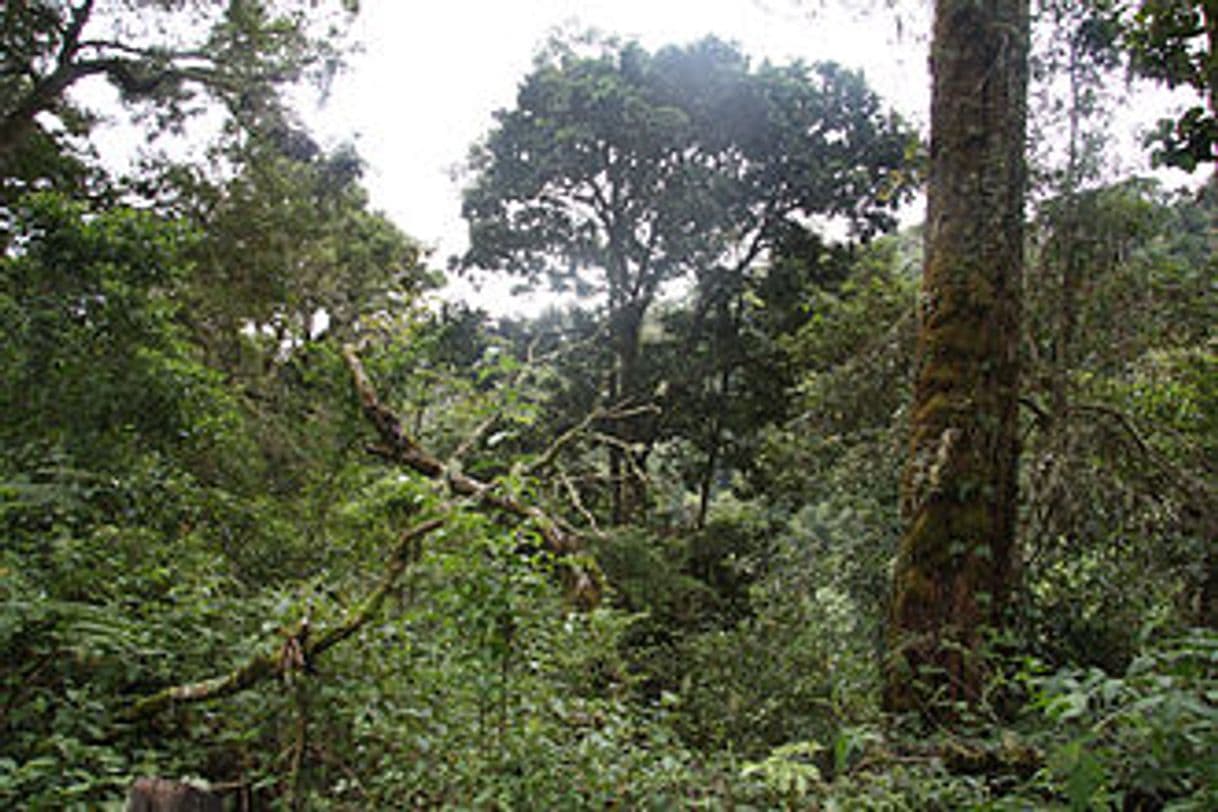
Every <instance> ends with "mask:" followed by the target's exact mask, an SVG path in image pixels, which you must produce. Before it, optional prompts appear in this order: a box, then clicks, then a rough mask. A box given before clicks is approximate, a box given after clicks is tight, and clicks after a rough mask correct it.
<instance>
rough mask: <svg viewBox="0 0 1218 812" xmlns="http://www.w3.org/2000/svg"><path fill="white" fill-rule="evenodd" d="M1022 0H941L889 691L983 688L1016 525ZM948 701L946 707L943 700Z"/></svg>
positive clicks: (906, 695) (931, 693)
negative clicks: (988, 633)
mask: <svg viewBox="0 0 1218 812" xmlns="http://www.w3.org/2000/svg"><path fill="white" fill-rule="evenodd" d="M1028 26H1029V23H1028V0H937V2H936V4H935V24H934V35H933V42H932V51H931V70H932V74H933V95H932V102H931V147H930V151H931V154H930V183H929V188H928V213H927V227H926V228H927V231H926V265H925V268H924V271H923V281H922V295H921V299H920V303H919V310H920V312H919V319H920V321H919V332H918V347H917V357H918V369H917V376H916V381H915V391H914V403H913V410H912V418H911V422H912V425H911V438H910V456H909V461H908V464H907V466H906V471H905V478H904V482H903V485H902V499H901V501H902V513H903V519H904V522H905V532H904V536H903V538H902V539H901V544H900V549H899V552H898V557H897V564H896V570H895V578H894V595H893V604H892V608H891V615H890V623H889V646H890V650H891V658H890V661H889V668H888V673H887V685H886V691H885V703H886V705H887V706H888V708H889V709H890V710H893V711H918V712H920V713H922V714H923V715H924V716H928V717H935V716H939V715H943V714H944V711H943V707H944V706H942V705H939V704H938V702H939V701H940V700H942V701H964V702H969V703H971V702H974V701H975V700H977V699H978V698H979V696H980V693H981V689H982V680H983V677H984V672H983V669H982V663H981V662H980V654H981V648H982V644H983V636H984V631H985V629H986V628H988V627H993V626H996V625H998V624H999V623H1000V622H1001V617H1002V610H1003V603H1004V601H1005V598H1006V595H1007V593H1008V591H1009V587H1010V585H1009V583H1008V578H1009V577H1010V573H1011V570H1012V561H1013V552H1014V551H1013V539H1014V532H1015V508H1016V503H1015V495H1016V493H1015V488H1016V465H1017V446H1018V435H1017V431H1016V408H1017V399H1018V373H1019V363H1018V348H1019V318H1020V287H1021V276H1022V264H1023V202H1024V185H1025V164H1024V139H1025V124H1026V107H1027V53H1028ZM947 712H948V713H950V711H947Z"/></svg>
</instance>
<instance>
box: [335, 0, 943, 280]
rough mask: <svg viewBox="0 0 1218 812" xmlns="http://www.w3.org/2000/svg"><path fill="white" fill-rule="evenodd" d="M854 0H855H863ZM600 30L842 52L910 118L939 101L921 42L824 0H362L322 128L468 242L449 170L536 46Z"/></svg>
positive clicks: (428, 235)
mask: <svg viewBox="0 0 1218 812" xmlns="http://www.w3.org/2000/svg"><path fill="white" fill-rule="evenodd" d="M856 2H857V0H856ZM560 25H562V26H572V25H573V26H576V27H585V28H586V27H595V28H598V29H601V30H603V31H605V32H608V33H613V34H620V35H626V36H631V37H637V38H638V39H640V40H641V41H642V42H643V44H644V45H646V46H648V47H651V48H655V47H658V46H661V45H664V44H667V43H673V42H688V41H691V40H694V39H697V38H699V37H702V36H704V35H706V34H711V33H713V34H716V35H718V36H720V37H722V38H724V39H729V40H733V41H736V42H738V43H739V44H740V45H741V46H742V47H743V48H744V50H745V51H746V52H748V53H749V54H751V55H755V56H756V57H757V58H758V59H760V58H764V57H768V58H770V59H772V60H774V61H779V62H788V61H791V60H793V59H804V60H806V61H812V60H817V59H833V60H837V61H840V62H842V63H844V64H848V65H851V66H854V67H860V68H864V69H865V71H866V74H867V78H868V80H869V81H870V82H871V84H872V86H873V87H875V88H876V89H877V90H879V91H880V93H881V94H882V95H883V96H884V97H885V99H886V100H887V101H888V102H889V103H890V104H892V105H893V106H895V107H896V108H897V109H898V110H900V111H901V112H902V113H903V114H904V115H905V116H906V117H907V118H909V119H911V120H913V121H916V122H919V123H921V120H922V119H923V118H924V115H923V113H922V111H924V110H925V109H926V108H927V104H928V101H927V100H928V96H929V93H928V86H927V78H926V70H925V54H924V45H923V43H921V42H919V37H916V36H912V35H907V34H901V33H899V32H898V26H897V25H896V24H895V23H894V22H893V20H892V18H891V17H885V16H883V15H880V16H877V17H871V18H867V17H864V16H862V15H859V14H857V13H850V12H844V11H840V10H839V11H836V12H832V13H830V12H828V11H824V10H821V9H820V7H819V0H806V2H803V3H801V2H799V0H446V1H445V2H438V3H407V2H400V1H399V0H379V2H377V1H375V0H373V1H372V2H369V1H368V0H365V2H364V3H362V4H361V15H360V20H359V23H358V34H359V38H360V39H361V40H362V42H363V43H364V49H365V52H364V53H363V54H362V55H360V56H358V57H356V58H355V59H354V61H353V64H352V68H351V71H350V72H349V74H348V75H347V76H346V77H345V78H344V79H342V80H340V81H339V83H338V84H337V85H336V87H335V92H334V94H333V97H332V98H331V99H330V101H329V102H328V104H327V106H326V108H325V109H323V110H321V111H320V112H319V113H318V114H317V116H316V118H315V119H314V123H315V125H316V126H318V127H319V128H320V129H321V131H322V133H323V135H324V136H325V137H327V138H329V139H335V138H339V139H341V138H344V137H350V136H351V135H352V134H354V135H355V136H356V144H357V145H358V147H359V149H360V152H361V154H362V155H363V156H364V158H365V159H366V160H367V162H368V165H369V172H368V175H367V177H366V182H367V184H368V186H369V188H370V191H371V193H372V197H373V203H374V205H375V206H377V207H378V208H382V209H384V210H385V211H386V212H387V213H388V214H389V215H390V216H391V217H392V218H393V219H394V221H395V222H397V223H398V225H400V226H401V227H402V228H403V229H404V230H405V231H406V232H407V233H409V234H410V235H411V236H413V237H415V238H417V239H419V240H421V241H423V242H424V243H426V244H428V245H431V246H434V247H435V248H436V259H437V261H439V262H443V260H444V258H446V257H447V256H448V255H450V254H452V253H455V252H458V251H460V250H461V249H462V248H463V247H464V233H465V229H464V225H463V221H462V220H461V218H460V184H459V183H458V182H457V181H455V180H454V179H453V178H452V177H451V170H453V169H454V168H455V167H457V166H459V165H460V164H461V162H462V161H463V159H464V158H465V156H466V154H467V151H468V149H469V146H470V144H472V143H473V142H474V141H475V140H477V139H478V138H480V137H482V136H483V135H485V133H486V132H487V130H488V129H489V128H490V127H491V125H492V124H493V120H492V113H493V112H494V111H495V110H497V109H501V108H506V107H510V106H512V104H513V102H514V99H515V94H516V88H517V85H518V84H519V82H520V80H521V79H522V78H523V77H524V76H525V74H526V73H527V72H528V71H529V69H530V67H531V64H532V59H533V56H534V54H535V53H536V51H537V49H538V47H539V46H540V45H541V44H542V43H543V42H544V40H545V39H546V37H547V35H548V34H550V33H551V32H552V31H554V30H555V28H556V27H558V26H560Z"/></svg>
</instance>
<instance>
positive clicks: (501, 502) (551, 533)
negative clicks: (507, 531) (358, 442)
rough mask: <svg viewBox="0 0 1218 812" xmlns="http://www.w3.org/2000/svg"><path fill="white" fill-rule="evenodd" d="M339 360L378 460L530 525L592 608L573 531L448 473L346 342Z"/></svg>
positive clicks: (595, 585)
mask: <svg viewBox="0 0 1218 812" xmlns="http://www.w3.org/2000/svg"><path fill="white" fill-rule="evenodd" d="M342 353H343V359H344V360H345V361H346V363H347V368H348V369H349V370H350V371H351V378H352V381H353V382H354V384H355V388H356V391H357V392H358V393H359V398H360V403H361V405H362V406H363V409H364V414H365V415H366V416H367V417H368V420H369V421H370V422H371V423H372V425H373V426H374V427H375V428H376V431H377V433H378V434H379V435H380V439H381V444H380V445H378V446H374V447H373V450H374V452H375V453H377V454H378V456H381V457H382V458H384V459H388V460H392V461H393V462H396V463H398V464H400V465H405V466H406V467H407V468H410V469H411V470H413V471H415V472H417V473H420V474H422V475H423V476H425V477H428V478H429V479H436V480H441V481H443V482H444V484H445V485H446V486H447V488H448V489H449V491H450V492H451V493H453V494H456V495H458V496H468V497H472V498H474V499H476V500H477V501H478V502H479V503H481V504H482V505H484V506H486V507H489V508H491V509H493V510H495V511H498V512H499V513H503V514H505V515H508V516H512V517H514V518H517V519H522V520H524V521H528V522H532V523H533V525H534V526H535V527H536V528H537V532H538V534H539V535H540V536H541V539H542V543H543V545H544V547H545V549H546V550H547V551H548V552H550V553H553V554H554V555H556V556H559V557H561V558H563V559H564V561H563V563H562V566H563V568H564V569H563V578H564V581H565V582H566V586H567V589H568V592H569V594H570V597H571V598H572V599H573V600H574V601H575V602H576V603H577V604H580V605H594V604H595V603H597V601H598V600H599V595H600V591H601V590H600V580H601V576H600V573H599V572H597V571H595V570H591V569H589V568H587V567H585V566H582V565H580V564H577V563H575V562H574V561H573V560H572V558H571V557H572V556H573V555H574V554H576V553H578V552H579V550H580V547H581V544H580V541H579V539H578V538H577V537H576V536H575V534H574V533H572V532H569V531H568V530H567V529H565V528H564V526H563V525H562V524H561V523H560V522H559V521H558V520H556V519H555V518H553V517H551V516H549V515H548V514H547V513H546V512H545V511H543V510H542V509H541V508H539V507H537V506H536V505H528V504H525V503H523V502H521V501H520V500H518V499H516V498H515V497H514V496H511V495H510V494H505V493H502V492H500V491H499V490H498V489H497V484H498V483H495V482H484V481H482V480H479V479H475V478H474V477H471V476H468V475H467V474H464V473H461V472H459V471H453V470H450V469H449V468H448V467H447V466H445V465H444V463H442V462H441V461H440V460H439V459H438V458H437V457H436V456H435V455H433V454H431V453H430V452H428V451H427V450H425V449H423V448H422V447H421V446H420V445H419V443H418V442H417V441H416V440H415V439H414V438H413V437H412V436H410V434H408V433H407V432H406V431H405V429H403V428H402V423H401V420H399V419H398V417H397V415H395V414H394V413H393V412H392V411H391V410H390V409H388V408H387V407H386V406H385V405H384V404H382V403H381V401H380V398H379V397H378V396H377V393H376V390H375V389H374V388H373V386H372V382H371V381H370V380H369V379H368V374H367V373H366V372H365V371H364V366H363V364H362V363H361V362H360V360H359V356H358V355H356V352H355V348H354V347H352V346H351V345H350V344H347V345H344V346H343V350H342Z"/></svg>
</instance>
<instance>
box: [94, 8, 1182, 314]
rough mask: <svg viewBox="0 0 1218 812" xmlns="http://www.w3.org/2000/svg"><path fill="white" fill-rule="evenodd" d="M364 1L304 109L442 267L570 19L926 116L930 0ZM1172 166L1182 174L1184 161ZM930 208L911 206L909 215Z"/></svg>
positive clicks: (1129, 120) (1151, 112)
mask: <svg viewBox="0 0 1218 812" xmlns="http://www.w3.org/2000/svg"><path fill="white" fill-rule="evenodd" d="M360 5H361V12H360V15H359V17H358V18H357V21H356V30H355V35H356V39H357V40H358V41H359V42H360V43H361V46H362V52H361V53H359V54H357V55H356V56H354V57H353V58H352V60H351V65H350V69H349V70H348V71H347V73H346V74H345V75H344V76H342V77H340V79H339V80H338V81H337V82H336V84H335V86H334V88H333V92H332V94H331V96H330V98H329V100H328V102H327V103H326V105H325V106H324V107H323V108H320V109H316V110H307V111H304V112H305V117H306V120H307V121H308V123H309V124H310V125H311V126H313V127H314V128H315V129H316V130H317V132H318V133H319V135H320V136H321V138H322V140H323V142H325V143H327V145H329V146H333V145H335V144H337V143H339V142H342V141H348V140H354V141H355V143H356V145H357V147H358V149H359V151H360V153H361V155H362V156H363V157H364V159H365V161H366V162H367V165H368V170H367V174H366V176H365V182H366V184H367V186H368V188H369V191H370V193H371V196H372V202H373V205H374V207H376V208H378V209H380V210H383V211H384V212H386V213H387V214H388V215H389V216H390V218H391V219H393V221H394V222H396V223H397V224H398V226H399V227H401V228H402V229H403V230H404V231H405V232H406V233H407V234H409V235H410V236H412V237H414V238H415V239H417V240H419V241H421V242H422V243H423V244H424V245H427V246H429V247H430V248H432V249H433V251H434V253H433V258H432V265H433V266H434V267H444V265H445V263H446V260H447V258H448V257H449V256H450V255H452V254H454V253H459V252H461V251H462V250H463V249H464V247H465V225H464V222H463V221H462V220H461V216H460V189H461V184H460V182H459V181H458V180H456V179H454V177H453V173H454V170H455V169H457V168H458V167H459V166H460V165H461V164H462V162H463V160H464V158H465V156H466V155H467V153H468V150H469V147H470V145H471V144H472V143H474V142H475V141H476V140H478V139H479V138H481V137H483V136H484V135H485V134H486V133H487V131H488V130H489V129H490V127H491V126H492V124H493V118H492V115H493V113H494V112H495V111H496V110H498V109H502V108H508V107H511V106H512V105H513V103H514V99H515V94H516V89H517V86H518V84H519V82H520V81H521V80H522V79H523V78H524V76H525V75H526V74H527V73H528V71H529V70H530V68H531V65H532V60H533V57H534V55H535V53H536V52H537V50H538V49H539V48H540V47H541V45H542V44H543V43H544V42H545V40H546V39H547V37H548V36H549V35H550V34H552V33H553V32H554V31H555V30H556V29H557V28H559V27H560V26H561V27H564V28H567V29H572V30H583V29H586V28H589V27H591V28H596V29H599V30H601V31H604V32H606V33H610V34H617V35H621V36H625V37H634V38H637V39H639V40H640V41H642V43H643V44H644V45H645V46H647V47H649V48H653V49H654V48H656V47H659V46H662V45H665V44H668V43H685V42H690V41H692V40H695V39H698V38H700V37H702V36H705V35H707V34H715V35H717V36H719V37H721V38H724V39H727V40H731V41H734V42H736V43H739V45H740V46H741V47H742V48H743V49H744V50H745V51H746V52H747V53H749V54H750V55H752V56H753V57H754V58H755V59H757V60H761V59H765V58H768V59H770V60H772V61H775V62H789V61H792V60H795V59H802V60H805V61H809V62H811V61H815V60H835V61H837V62H841V63H842V64H845V65H847V66H850V67H853V68H858V69H861V70H862V71H863V72H864V74H865V75H866V77H867V80H868V82H869V83H870V84H871V86H872V87H873V88H874V89H875V90H876V91H878V92H879V94H880V95H881V97H882V98H883V99H884V101H885V103H886V104H888V105H889V106H891V107H893V108H895V109H896V110H897V111H898V112H900V113H901V114H902V115H903V116H905V118H906V119H907V120H909V121H911V122H912V123H914V124H915V125H916V126H918V127H919V128H921V129H922V130H923V131H925V129H926V124H927V122H926V118H927V115H926V111H927V109H928V107H929V96H930V92H929V90H930V88H929V75H928V72H927V64H926V50H927V32H928V30H929V12H928V11H927V10H926V8H925V7H926V6H927V5H928V3H918V2H916V1H915V2H910V1H909V0H906V2H902V3H900V4H899V5H900V7H901V8H903V9H907V10H905V11H903V12H902V15H903V16H902V17H901V18H899V19H898V18H897V17H896V16H894V15H893V13H891V12H889V11H886V10H885V7H886V5H887V0H439V2H409V0H363V2H361V4H360ZM910 7H912V8H913V9H914V11H913V12H911V11H909V10H908V9H909V8H910ZM851 9H854V10H851ZM868 9H871V11H870V12H869V11H868ZM918 9H921V11H920V12H919V11H918ZM95 89H97V90H101V91H102V92H101V93H100V94H99V95H97V96H96V98H97V99H98V100H99V101H100V100H103V99H105V98H107V94H108V96H109V97H113V95H114V94H113V91H112V90H106V89H104V88H95ZM1161 95H1162V94H1160V96H1161ZM114 104H115V102H114V101H111V102H110V106H113V105H114ZM103 106H105V105H104V104H103ZM1169 106H1170V105H1166V104H1165V103H1164V101H1163V99H1162V98H1159V99H1154V98H1152V97H1150V96H1148V95H1145V94H1143V95H1139V96H1137V97H1135V98H1134V100H1133V101H1132V102H1129V103H1127V104H1125V105H1123V106H1122V107H1121V108H1120V110H1119V111H1118V115H1117V118H1116V121H1115V124H1114V131H1115V132H1114V134H1115V135H1116V136H1117V137H1118V138H1119V139H1120V143H1121V146H1120V147H1119V148H1118V149H1116V150H1113V152H1114V153H1116V154H1119V155H1122V156H1124V157H1123V164H1124V166H1123V170H1124V171H1127V172H1134V171H1137V172H1145V171H1146V162H1145V155H1144V153H1143V152H1142V151H1141V150H1140V149H1139V148H1138V147H1137V146H1136V145H1137V137H1136V135H1135V134H1134V133H1135V130H1137V129H1138V128H1144V127H1146V126H1148V125H1149V124H1151V123H1152V122H1153V121H1154V120H1155V119H1156V118H1157V117H1158V116H1159V115H1161V114H1163V113H1165V112H1166V111H1167V110H1168V109H1169ZM106 137H107V136H104V135H103V139H102V140H103V141H105V140H106ZM109 138H110V141H111V145H110V147H108V148H105V149H104V152H107V153H111V155H110V160H112V161H114V160H115V158H114V156H121V155H123V154H126V155H132V154H133V153H135V152H136V149H135V146H136V144H138V143H139V142H140V141H142V140H143V139H142V135H141V133H140V132H139V131H138V130H135V131H133V130H132V129H131V128H130V127H129V126H127V127H124V126H121V125H118V126H116V127H115V128H114V129H113V131H112V133H111V134H110V135H109ZM115 162H116V163H121V161H115ZM1166 179H1167V181H1168V182H1169V183H1172V184H1179V183H1182V182H1184V181H1183V176H1182V175H1180V174H1179V173H1177V174H1175V175H1172V176H1168V177H1167V178H1166ZM918 216H919V213H918V212H916V211H913V212H911V213H910V215H909V219H911V220H916V219H917V217H918ZM509 287H510V285H509V284H507V283H506V280H505V284H503V285H498V286H495V288H494V290H492V291H489V292H484V293H482V294H481V295H480V296H479V297H478V298H479V301H480V303H482V304H483V305H484V306H487V307H488V308H489V309H491V310H493V311H495V312H512V311H520V312H530V313H535V312H536V311H537V310H538V309H539V306H540V304H541V303H542V302H543V301H544V300H543V298H542V297H535V298H534V299H533V300H532V302H527V301H521V300H513V301H511V302H508V301H507V290H508V288H509ZM467 290H468V289H467V286H464V285H459V286H458V290H457V291H455V292H453V293H450V294H449V295H455V296H461V295H472V294H469V293H468V292H464V291H467Z"/></svg>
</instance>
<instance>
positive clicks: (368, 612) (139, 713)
mask: <svg viewBox="0 0 1218 812" xmlns="http://www.w3.org/2000/svg"><path fill="white" fill-rule="evenodd" d="M443 524H444V520H443V519H429V520H428V521H425V522H421V523H419V524H417V525H415V526H414V527H412V528H410V529H409V530H407V531H406V532H405V533H403V534H402V537H401V538H400V539H399V540H398V544H397V547H395V548H394V550H393V554H392V556H391V557H390V559H389V566H388V567H387V568H386V570H385V575H384V576H383V577H382V578H381V582H380V583H379V584H378V585H377V587H376V589H374V590H373V591H372V594H370V595H369V596H368V597H367V599H365V600H364V602H363V603H362V604H361V605H360V606H359V608H357V609H356V610H355V611H354V612H351V613H349V614H348V615H347V618H346V619H345V620H344V621H343V622H342V623H340V624H339V625H337V626H333V627H331V628H329V629H327V630H326V631H324V632H323V633H321V634H319V635H314V636H312V637H311V639H309V640H307V641H306V642H305V644H304V645H303V646H302V652H301V653H302V655H303V659H304V661H305V662H315V661H316V659H317V658H318V657H320V656H321V655H322V654H324V653H325V652H327V651H328V650H330V649H331V648H333V647H334V646H336V645H338V644H339V643H341V642H342V641H344V640H346V639H347V638H348V637H350V636H351V635H353V634H355V633H356V632H357V631H359V630H360V628H361V627H363V626H364V625H365V624H366V623H367V622H368V621H369V620H371V619H373V618H374V617H376V616H377V614H378V613H379V612H380V609H381V606H382V605H383V604H384V603H385V598H386V597H387V596H388V595H389V593H390V592H391V591H392V590H393V587H394V586H395V585H396V584H397V581H398V579H399V578H400V577H401V576H402V573H403V572H405V571H406V566H407V564H408V563H409V559H410V556H409V553H410V549H411V547H413V546H414V545H415V544H416V543H417V542H418V541H419V540H420V539H422V538H423V537H424V536H426V535H427V534H429V533H431V532H432V531H434V530H436V529H438V528H439V527H441V526H442V525H443ZM296 636H297V639H299V638H300V636H301V635H300V634H299V633H298V634H297V635H296ZM280 651H281V647H279V646H277V647H276V648H275V649H274V650H273V651H268V652H263V653H262V654H258V655H255V656H254V657H252V658H250V659H249V660H247V661H246V662H245V663H244V664H242V665H241V666H239V667H238V668H236V669H235V670H233V671H230V672H229V673H227V674H224V675H222V676H218V677H212V678H210V679H205V680H202V681H200V682H192V683H188V684H186V685H175V686H172V687H170V688H165V689H163V690H161V691H158V692H157V693H155V694H152V695H150V696H145V697H143V698H141V699H138V700H136V701H135V703H134V704H132V705H131V706H130V707H128V708H127V709H126V710H125V711H124V712H123V713H122V714H121V715H122V716H123V717H124V718H126V719H129V720H131V719H138V718H140V717H143V716H148V715H150V714H153V713H157V712H159V711H161V710H164V709H165V708H167V707H170V706H173V705H176V704H184V703H188V702H203V701H206V700H209V699H220V698H222V697H226V696H233V695H234V694H238V693H241V692H242V691H244V690H246V689H247V688H252V687H253V686H254V685H257V684H258V683H259V682H262V681H263V680H265V679H267V678H268V677H273V676H279V675H281V674H284V673H286V671H287V669H289V668H290V667H291V663H290V662H288V661H287V660H285V659H284V658H283V657H281V656H280Z"/></svg>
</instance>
